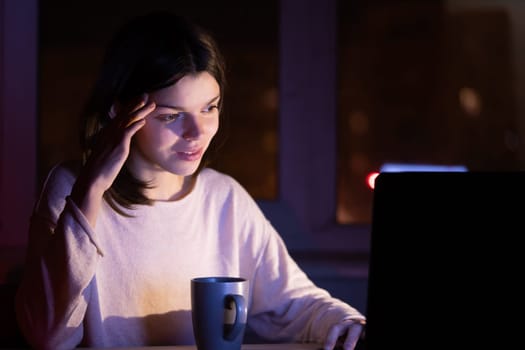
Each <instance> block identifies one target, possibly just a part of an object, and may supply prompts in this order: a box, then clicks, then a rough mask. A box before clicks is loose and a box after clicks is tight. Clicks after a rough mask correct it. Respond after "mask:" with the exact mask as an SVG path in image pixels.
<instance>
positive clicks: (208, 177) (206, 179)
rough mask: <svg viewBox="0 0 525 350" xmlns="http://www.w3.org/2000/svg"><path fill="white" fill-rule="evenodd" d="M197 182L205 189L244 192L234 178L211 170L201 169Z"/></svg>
mask: <svg viewBox="0 0 525 350" xmlns="http://www.w3.org/2000/svg"><path fill="white" fill-rule="evenodd" d="M199 181H200V182H201V184H202V185H203V186H205V187H206V188H207V189H216V190H222V191H225V192H231V191H235V192H246V190H245V189H244V187H243V186H242V185H241V184H240V183H239V182H238V181H237V180H236V179H235V178H234V177H232V176H231V175H228V174H226V173H223V172H221V171H219V170H216V169H213V168H204V169H202V171H201V173H200V176H199Z"/></svg>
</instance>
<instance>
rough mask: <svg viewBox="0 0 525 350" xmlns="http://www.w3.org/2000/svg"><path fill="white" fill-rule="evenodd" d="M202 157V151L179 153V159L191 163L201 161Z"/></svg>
mask: <svg viewBox="0 0 525 350" xmlns="http://www.w3.org/2000/svg"><path fill="white" fill-rule="evenodd" d="M201 155H202V149H197V150H192V151H177V157H178V158H179V159H181V160H186V161H189V162H192V161H195V160H199V159H200V158H201Z"/></svg>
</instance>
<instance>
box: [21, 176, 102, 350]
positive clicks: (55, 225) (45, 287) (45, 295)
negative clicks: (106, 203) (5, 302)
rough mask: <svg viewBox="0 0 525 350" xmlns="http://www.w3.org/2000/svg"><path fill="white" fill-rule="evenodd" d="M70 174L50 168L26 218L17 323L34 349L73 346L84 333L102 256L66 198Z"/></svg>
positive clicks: (94, 239)
mask: <svg viewBox="0 0 525 350" xmlns="http://www.w3.org/2000/svg"><path fill="white" fill-rule="evenodd" d="M73 183H74V178H71V174H70V173H69V172H68V171H67V170H65V169H64V168H55V169H53V170H52V171H51V173H50V175H49V176H48V179H47V180H46V183H45V184H44V188H43V191H42V194H41V196H40V198H39V200H38V201H37V203H36V205H35V208H34V211H33V214H32V216H31V220H30V228H29V241H28V246H27V254H26V262H25V265H24V274H23V277H22V281H21V284H20V286H19V289H18V291H17V296H16V313H17V319H18V323H19V325H20V328H21V330H22V333H23V334H24V336H25V338H26V340H27V341H28V343H29V344H30V345H31V346H32V347H34V348H37V349H72V348H75V347H76V346H77V345H78V344H79V343H80V342H81V340H82V337H83V326H82V324H83V319H84V314H85V312H86V308H87V305H88V303H89V296H90V289H91V288H90V286H91V285H92V280H93V276H94V275H95V270H96V266H97V260H98V259H99V258H100V256H101V255H102V252H101V250H100V248H99V247H98V245H97V239H96V236H95V232H94V231H93V229H92V228H91V227H90V225H89V223H88V221H87V219H86V218H85V217H84V215H83V214H82V212H81V211H80V210H79V209H78V208H77V206H76V205H75V203H74V202H73V201H72V200H70V199H69V197H68V195H69V192H70V191H71V187H72V184H73Z"/></svg>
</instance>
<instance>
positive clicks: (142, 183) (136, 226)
mask: <svg viewBox="0 0 525 350" xmlns="http://www.w3.org/2000/svg"><path fill="white" fill-rule="evenodd" d="M224 89H225V77H224V65H223V60H222V57H221V55H220V52H219V51H218V49H217V46H216V44H215V43H214V41H213V39H212V38H211V37H210V36H209V35H208V34H206V33H205V32H204V31H203V30H202V29H200V28H198V27H196V26H195V25H193V24H191V23H189V22H188V21H187V20H185V19H184V18H181V17H179V16H176V15H172V14H166V13H154V14H148V15H145V16H142V17H139V18H136V19H134V20H133V21H131V22H129V23H128V24H127V25H126V26H124V28H122V30H121V31H120V32H119V33H118V34H117V36H116V37H115V38H114V40H113V41H112V42H111V44H110V46H109V47H108V50H107V53H106V56H105V59H104V61H103V65H102V69H101V73H100V76H99V78H98V80H97V82H96V84H95V86H94V89H93V92H92V95H91V97H90V99H89V100H88V103H87V104H86V109H85V115H84V117H85V118H84V123H83V125H84V127H83V140H82V141H83V147H84V159H83V161H82V162H81V164H79V165H78V166H77V165H75V164H70V163H63V164H59V165H57V166H56V167H55V168H54V169H52V171H51V172H50V173H49V175H48V178H47V180H46V182H45V185H44V188H43V190H42V193H41V195H40V198H39V200H38V201H37V203H36V205H35V209H34V213H33V215H32V218H31V227H30V232H29V244H28V254H27V262H26V266H25V273H24V277H23V281H22V283H21V285H20V288H19V291H18V294H17V305H16V307H17V316H18V321H19V324H20V327H21V329H22V332H23V334H24V335H25V337H26V339H27V341H28V342H29V344H30V345H31V346H33V347H35V348H39V349H55V350H56V349H72V348H74V347H76V346H79V345H82V346H92V347H115V346H143V345H172V344H193V343H194V339H193V332H192V322H191V305H190V280H191V278H194V277H197V276H212V275H222V276H240V277H244V278H247V279H248V280H249V281H250V300H249V308H248V310H249V318H248V326H249V327H250V328H251V329H252V330H253V331H255V332H256V333H257V334H258V335H259V336H261V337H263V338H267V339H269V340H272V341H308V342H321V343H324V344H325V348H326V349H332V348H333V347H334V346H335V344H336V341H337V340H338V338H344V339H345V342H344V348H345V349H353V348H354V346H355V343H356V341H357V339H358V337H359V335H360V333H361V331H362V324H363V322H364V317H363V315H362V314H360V313H359V312H358V311H357V310H356V309H354V308H353V307H351V306H349V305H347V304H345V303H343V302H342V301H340V300H338V299H335V298H333V297H331V296H330V295H329V293H328V292H327V291H325V290H323V289H320V288H318V287H316V286H315V285H314V284H313V283H312V282H311V281H310V279H308V277H307V276H306V275H305V274H304V272H303V271H301V270H300V269H299V267H298V266H297V264H296V263H295V262H294V261H293V260H292V259H291V257H290V256H289V254H288V252H287V249H286V247H285V245H284V243H283V240H282V239H281V238H280V236H279V235H278V233H277V232H276V231H275V229H274V228H273V227H272V226H271V224H270V223H269V222H268V221H267V220H266V218H265V217H264V215H263V214H262V212H261V211H260V210H259V208H258V206H257V205H256V203H255V201H254V200H253V199H252V198H251V197H250V196H249V195H248V193H247V192H246V191H245V190H244V189H243V188H242V187H241V186H240V185H239V184H238V183H237V182H236V181H235V180H234V179H232V178H231V177H229V176H227V175H225V174H222V173H219V172H217V171H215V170H212V169H211V168H208V167H206V165H207V158H208V156H209V155H210V153H211V152H213V151H215V149H216V146H217V144H218V143H219V142H220V130H221V129H220V126H221V113H220V112H221V105H222V103H223V94H224Z"/></svg>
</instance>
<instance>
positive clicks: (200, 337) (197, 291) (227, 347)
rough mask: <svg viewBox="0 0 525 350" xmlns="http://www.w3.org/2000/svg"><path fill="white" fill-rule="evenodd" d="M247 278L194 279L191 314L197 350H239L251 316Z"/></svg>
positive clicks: (192, 282) (192, 281)
mask: <svg viewBox="0 0 525 350" xmlns="http://www.w3.org/2000/svg"><path fill="white" fill-rule="evenodd" d="M248 293H249V284H248V280H247V279H245V278H241V277H222V276H218V277H198V278H193V279H192V280H191V316H192V322H193V335H194V337H195V344H196V345H197V349H198V350H240V349H241V345H242V341H243V338H244V332H245V329H246V320H247V318H248V305H247V304H248V299H249V298H248Z"/></svg>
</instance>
